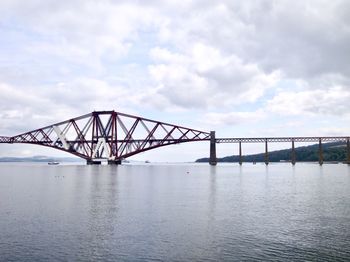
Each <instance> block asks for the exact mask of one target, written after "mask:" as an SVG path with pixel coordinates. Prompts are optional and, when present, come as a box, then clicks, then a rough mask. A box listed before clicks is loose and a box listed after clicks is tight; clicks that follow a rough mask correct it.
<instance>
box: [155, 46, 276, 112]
mask: <svg viewBox="0 0 350 262" xmlns="http://www.w3.org/2000/svg"><path fill="white" fill-rule="evenodd" d="M151 57H152V58H153V59H154V60H155V62H156V64H154V65H151V66H149V72H150V75H151V76H152V78H153V79H154V81H155V82H156V83H157V86H158V88H157V93H158V94H161V95H163V96H164V97H166V98H167V100H168V101H169V102H170V103H172V104H174V105H176V106H183V107H187V108H189V107H194V108H198V107H199V108H200V107H202V108H208V107H212V108H215V107H217V105H220V106H222V107H227V106H232V105H237V104H242V103H247V102H255V101H256V100H257V99H258V98H260V97H261V96H262V95H263V94H264V92H265V91H266V90H267V89H268V88H271V87H272V86H273V85H274V84H275V83H276V82H277V80H278V79H279V77H280V76H279V73H278V72H273V73H270V74H264V73H263V72H262V71H261V70H260V69H259V68H258V67H257V65H255V64H244V63H243V62H242V61H241V60H240V59H239V58H238V57H237V56H235V55H229V56H225V55H223V54H222V53H221V51H220V50H218V49H216V48H214V47H211V46H206V45H204V44H202V43H195V44H193V46H192V48H191V49H190V50H189V51H187V52H183V53H181V54H179V53H174V52H171V51H169V50H167V49H161V48H159V47H157V48H155V49H153V50H152V51H151Z"/></svg>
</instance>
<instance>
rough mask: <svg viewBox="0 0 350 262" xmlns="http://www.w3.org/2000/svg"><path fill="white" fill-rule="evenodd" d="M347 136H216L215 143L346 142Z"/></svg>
mask: <svg viewBox="0 0 350 262" xmlns="http://www.w3.org/2000/svg"><path fill="white" fill-rule="evenodd" d="M348 139H350V137H348V136H332V137H331V136H323V137H250V138H247V137H241V138H216V143H240V142H241V143H265V142H279V143H282V142H319V141H322V142H336V141H344V142H346V141H347V140H348Z"/></svg>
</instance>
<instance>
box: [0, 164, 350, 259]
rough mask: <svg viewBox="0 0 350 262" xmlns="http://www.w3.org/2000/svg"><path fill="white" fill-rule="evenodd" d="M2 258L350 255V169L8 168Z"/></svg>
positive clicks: (2, 180)
mask: <svg viewBox="0 0 350 262" xmlns="http://www.w3.org/2000/svg"><path fill="white" fill-rule="evenodd" d="M0 260H1V261H48V260H50V261H144V260H146V261H242V260H249V261H252V260H265V261H286V260H289V261H290V260H294V261H305V260H309V261H315V260H317V261H349V260H350V167H348V166H347V165H331V164H329V165H327V164H326V165H324V166H323V167H320V166H318V165H316V164H297V165H296V166H295V167H292V166H291V165H290V164H275V165H270V166H268V167H265V166H264V165H260V164H258V165H252V164H246V165H243V166H242V167H240V166H238V165H234V164H232V165H218V166H216V167H210V166H208V165H206V164H203V165H185V164H184V165H138V166H136V165H124V166H79V165H77V166H74V165H72V166H64V165H60V166H47V165H43V164H42V165H31V164H2V165H0Z"/></svg>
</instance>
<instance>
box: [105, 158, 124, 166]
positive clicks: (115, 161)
mask: <svg viewBox="0 0 350 262" xmlns="http://www.w3.org/2000/svg"><path fill="white" fill-rule="evenodd" d="M107 163H108V165H121V163H122V161H121V160H120V159H117V160H108V161H107Z"/></svg>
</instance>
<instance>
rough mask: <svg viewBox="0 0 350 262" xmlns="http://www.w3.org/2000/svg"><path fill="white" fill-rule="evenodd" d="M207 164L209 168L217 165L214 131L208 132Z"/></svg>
mask: <svg viewBox="0 0 350 262" xmlns="http://www.w3.org/2000/svg"><path fill="white" fill-rule="evenodd" d="M209 164H210V165H211V166H215V165H216V164H217V159H216V139H215V131H210V157H209Z"/></svg>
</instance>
